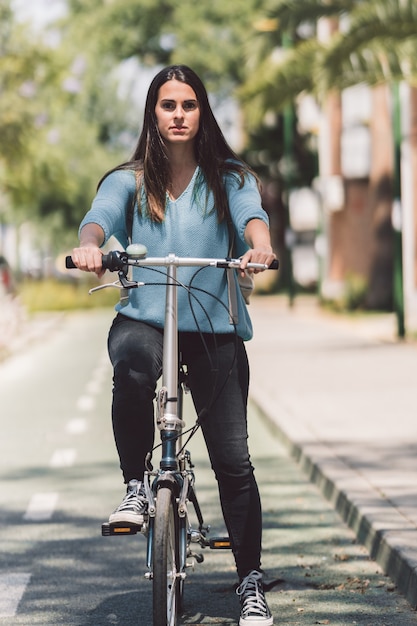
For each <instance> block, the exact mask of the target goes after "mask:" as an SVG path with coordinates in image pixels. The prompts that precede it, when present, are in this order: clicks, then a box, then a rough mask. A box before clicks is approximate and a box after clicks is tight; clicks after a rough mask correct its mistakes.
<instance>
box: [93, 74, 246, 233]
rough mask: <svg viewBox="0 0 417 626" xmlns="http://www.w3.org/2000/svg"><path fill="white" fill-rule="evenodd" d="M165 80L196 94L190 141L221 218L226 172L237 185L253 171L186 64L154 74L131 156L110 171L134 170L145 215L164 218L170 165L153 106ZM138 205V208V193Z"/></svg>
mask: <svg viewBox="0 0 417 626" xmlns="http://www.w3.org/2000/svg"><path fill="white" fill-rule="evenodd" d="M169 80H177V81H180V82H183V83H185V84H187V85H189V86H190V87H191V88H192V89H193V90H194V93H195V94H196V97H197V101H198V105H199V108H200V125H199V130H198V133H197V135H196V138H195V142H194V149H195V158H196V161H197V163H198V165H199V166H200V170H201V171H202V173H203V176H204V179H205V181H206V184H207V188H208V190H209V191H211V192H212V193H213V196H214V205H215V207H216V211H217V216H218V220H219V221H222V220H223V219H224V217H225V216H227V210H228V208H227V196H226V192H225V189H224V178H225V176H226V175H227V174H235V175H237V176H238V178H239V185H240V186H243V184H244V178H245V175H246V174H247V173H249V172H250V173H252V174H253V175H254V176H255V177H256V175H255V174H254V172H253V171H252V170H251V169H250V168H249V166H248V165H246V163H243V162H242V161H241V160H240V159H239V157H237V155H236V154H235V153H234V151H233V150H232V149H231V147H230V146H229V144H228V143H227V141H226V139H225V138H224V135H223V133H222V131H221V129H220V127H219V125H218V123H217V121H216V119H215V117H214V115H213V111H212V109H211V106H210V103H209V100H208V96H207V91H206V88H205V87H204V84H203V82H202V81H201V79H200V78H199V77H198V76H197V74H196V73H195V72H194V71H193V70H192V69H191V68H189V67H187V66H186V65H171V66H169V67H166V68H164V69H163V70H161V71H160V72H159V73H158V74H157V75H156V76H155V77H154V79H153V80H152V82H151V84H150V86H149V90H148V94H147V98H146V104H145V113H144V118H143V127H142V132H141V134H140V136H139V140H138V143H137V145H136V148H135V151H134V153H133V156H132V158H131V159H130V160H129V161H128V162H126V163H122V164H121V165H119V166H118V167H116V168H114V170H111V171H115V170H118V169H131V170H134V171H135V172H136V174H137V175H136V180H137V187H138V188H137V193H138V196H140V187H141V186H142V185H143V186H144V188H145V193H146V198H147V211H148V214H149V217H150V218H151V219H152V220H154V221H156V222H162V221H163V220H164V216H165V206H166V190H167V188H168V186H169V182H170V180H169V178H170V169H169V160H168V156H167V152H166V150H165V145H164V142H163V139H162V137H161V135H160V133H159V129H158V124H157V120H156V114H155V107H156V103H157V100H158V94H159V90H160V88H161V87H162V85H163V84H165V83H166V82H167V81H169ZM109 173H110V172H108V173H107V174H106V175H105V176H104V177H103V178H102V180H104V178H105V177H106V176H107V175H108V174H109ZM102 180H101V181H100V183H99V186H100V184H101V182H102ZM138 181H140V183H139V182H138ZM138 207H139V210H140V207H141V202H140V198H139V197H138Z"/></svg>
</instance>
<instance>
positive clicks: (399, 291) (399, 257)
mask: <svg viewBox="0 0 417 626" xmlns="http://www.w3.org/2000/svg"><path fill="white" fill-rule="evenodd" d="M392 102H393V105H392V118H393V120H392V125H393V135H394V180H393V219H392V223H393V227H394V270H393V271H394V276H393V301H394V311H395V315H396V318H397V335H398V337H399V338H400V339H402V338H404V337H405V315H404V276H403V241H402V229H403V224H402V222H403V220H402V206H401V138H402V137H401V103H400V88H399V84H398V82H396V83H394V85H393V87H392Z"/></svg>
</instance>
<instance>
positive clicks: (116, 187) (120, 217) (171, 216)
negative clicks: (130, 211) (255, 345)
mask: <svg viewBox="0 0 417 626" xmlns="http://www.w3.org/2000/svg"><path fill="white" fill-rule="evenodd" d="M199 174H200V169H199V168H198V167H197V168H196V170H195V172H194V174H193V176H192V178H191V180H190V183H189V184H188V186H187V188H186V189H185V190H184V191H183V193H182V194H181V195H180V196H179V197H178V198H176V199H175V200H173V199H171V198H170V197H169V196H168V194H167V197H166V198H167V199H166V202H167V204H166V212H165V219H164V221H163V222H161V223H158V222H154V221H152V220H151V219H150V218H149V216H148V215H147V210H146V198H145V195H144V192H143V193H142V198H141V211H140V212H139V211H138V208H137V204H135V210H134V219H133V227H132V241H133V242H134V243H141V244H144V245H145V246H146V248H147V250H148V256H149V257H158V256H159V257H164V256H167V255H168V254H170V253H174V254H175V255H176V256H184V257H204V258H211V257H213V258H224V257H226V256H227V255H228V251H229V232H228V227H227V223H226V220H223V221H222V222H221V223H219V222H218V220H217V213H216V211H215V209H214V199H213V195H212V194H211V193H209V195H208V200H207V202H206V192H207V186H206V183H205V181H204V179H203V177H202V176H200V175H199ZM225 188H226V193H227V196H228V202H229V210H230V215H231V219H232V223H233V227H234V229H235V231H236V237H235V238H236V256H240V255H242V254H243V253H244V252H245V251H246V250H247V249H248V246H247V244H246V243H245V239H244V232H245V228H246V225H247V223H248V222H249V221H250V220H251V219H261V220H263V221H264V222H265V223H266V224H268V217H267V214H266V213H265V211H264V210H263V208H262V205H261V198H260V194H259V190H258V186H257V184H256V181H255V179H254V177H253V176H251V175H246V177H245V183H244V185H243V187H242V188H240V189H239V180H238V179H237V177H236V175H233V174H230V175H227V176H226V177H225ZM135 194H136V181H135V175H134V172H133V171H131V170H116V171H115V172H112V173H111V174H109V176H107V177H106V178H105V179H104V181H103V182H102V184H101V185H100V188H99V190H98V192H97V195H96V197H95V198H94V200H93V203H92V206H91V209H90V210H89V211H88V213H87V214H86V216H85V217H84V219H83V221H82V222H81V225H80V230H81V228H82V227H83V226H85V225H86V224H88V223H95V224H98V225H99V226H101V228H102V229H103V231H104V235H105V240H104V242H103V245H104V244H105V243H106V242H107V241H108V240H109V238H110V237H111V236H115V237H116V238H117V239H118V241H119V242H120V244H121V246H122V247H123V248H124V247H125V246H126V245H127V231H126V211H127V208H128V206H130V205H131V203H132V201H133V199H134V198H135ZM133 278H134V280H138V281H141V282H144V283H149V284H146V285H145V286H143V287H139V288H137V289H131V290H130V291H129V299H128V301H127V302H126V303H125V304H123V305H122V304H121V303H118V304H117V305H116V310H117V311H120V312H121V313H123V315H126V316H127V317H130V318H132V319H136V320H140V321H143V322H146V323H148V324H151V325H152V326H156V327H158V328H163V326H164V311H165V283H166V270H165V268H154V269H151V268H146V267H145V268H142V267H141V268H133ZM177 279H178V281H180V283H181V284H182V285H185V286H186V288H185V289H183V288H179V289H178V326H179V330H180V331H186V332H198V331H201V332H207V333H210V332H215V333H220V334H223V333H230V332H233V326H232V325H231V323H230V316H229V307H228V291H227V280H226V273H225V271H224V270H220V269H215V268H212V267H207V268H203V269H202V270H201V271H198V268H195V267H194V268H193V267H180V268H178V272H177ZM237 292H238V322H237V333H238V335H239V336H240V337H242V339H244V340H248V339H250V338H251V337H252V324H251V320H250V317H249V314H248V311H247V308H246V304H245V302H244V300H243V298H242V296H241V294H240V291H239V289H238V290H237ZM219 300H220V302H221V303H222V304H220V303H219Z"/></svg>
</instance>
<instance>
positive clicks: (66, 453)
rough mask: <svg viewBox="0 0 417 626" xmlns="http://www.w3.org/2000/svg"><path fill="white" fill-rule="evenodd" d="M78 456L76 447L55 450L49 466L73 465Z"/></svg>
mask: <svg viewBox="0 0 417 626" xmlns="http://www.w3.org/2000/svg"><path fill="white" fill-rule="evenodd" d="M76 456H77V452H76V450H74V448H61V449H58V450H55V452H54V453H53V455H52V457H51V460H50V461H49V467H71V466H72V465H74V461H75V458H76Z"/></svg>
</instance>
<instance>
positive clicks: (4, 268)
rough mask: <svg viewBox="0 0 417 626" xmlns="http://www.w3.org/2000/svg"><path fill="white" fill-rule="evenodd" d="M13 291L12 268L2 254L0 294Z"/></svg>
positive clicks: (0, 258) (0, 262) (0, 261)
mask: <svg viewBox="0 0 417 626" xmlns="http://www.w3.org/2000/svg"><path fill="white" fill-rule="evenodd" d="M13 292H14V281H13V273H12V270H11V268H10V265H9V264H8V262H7V260H6V258H5V257H4V256H1V255H0V294H1V293H13Z"/></svg>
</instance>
